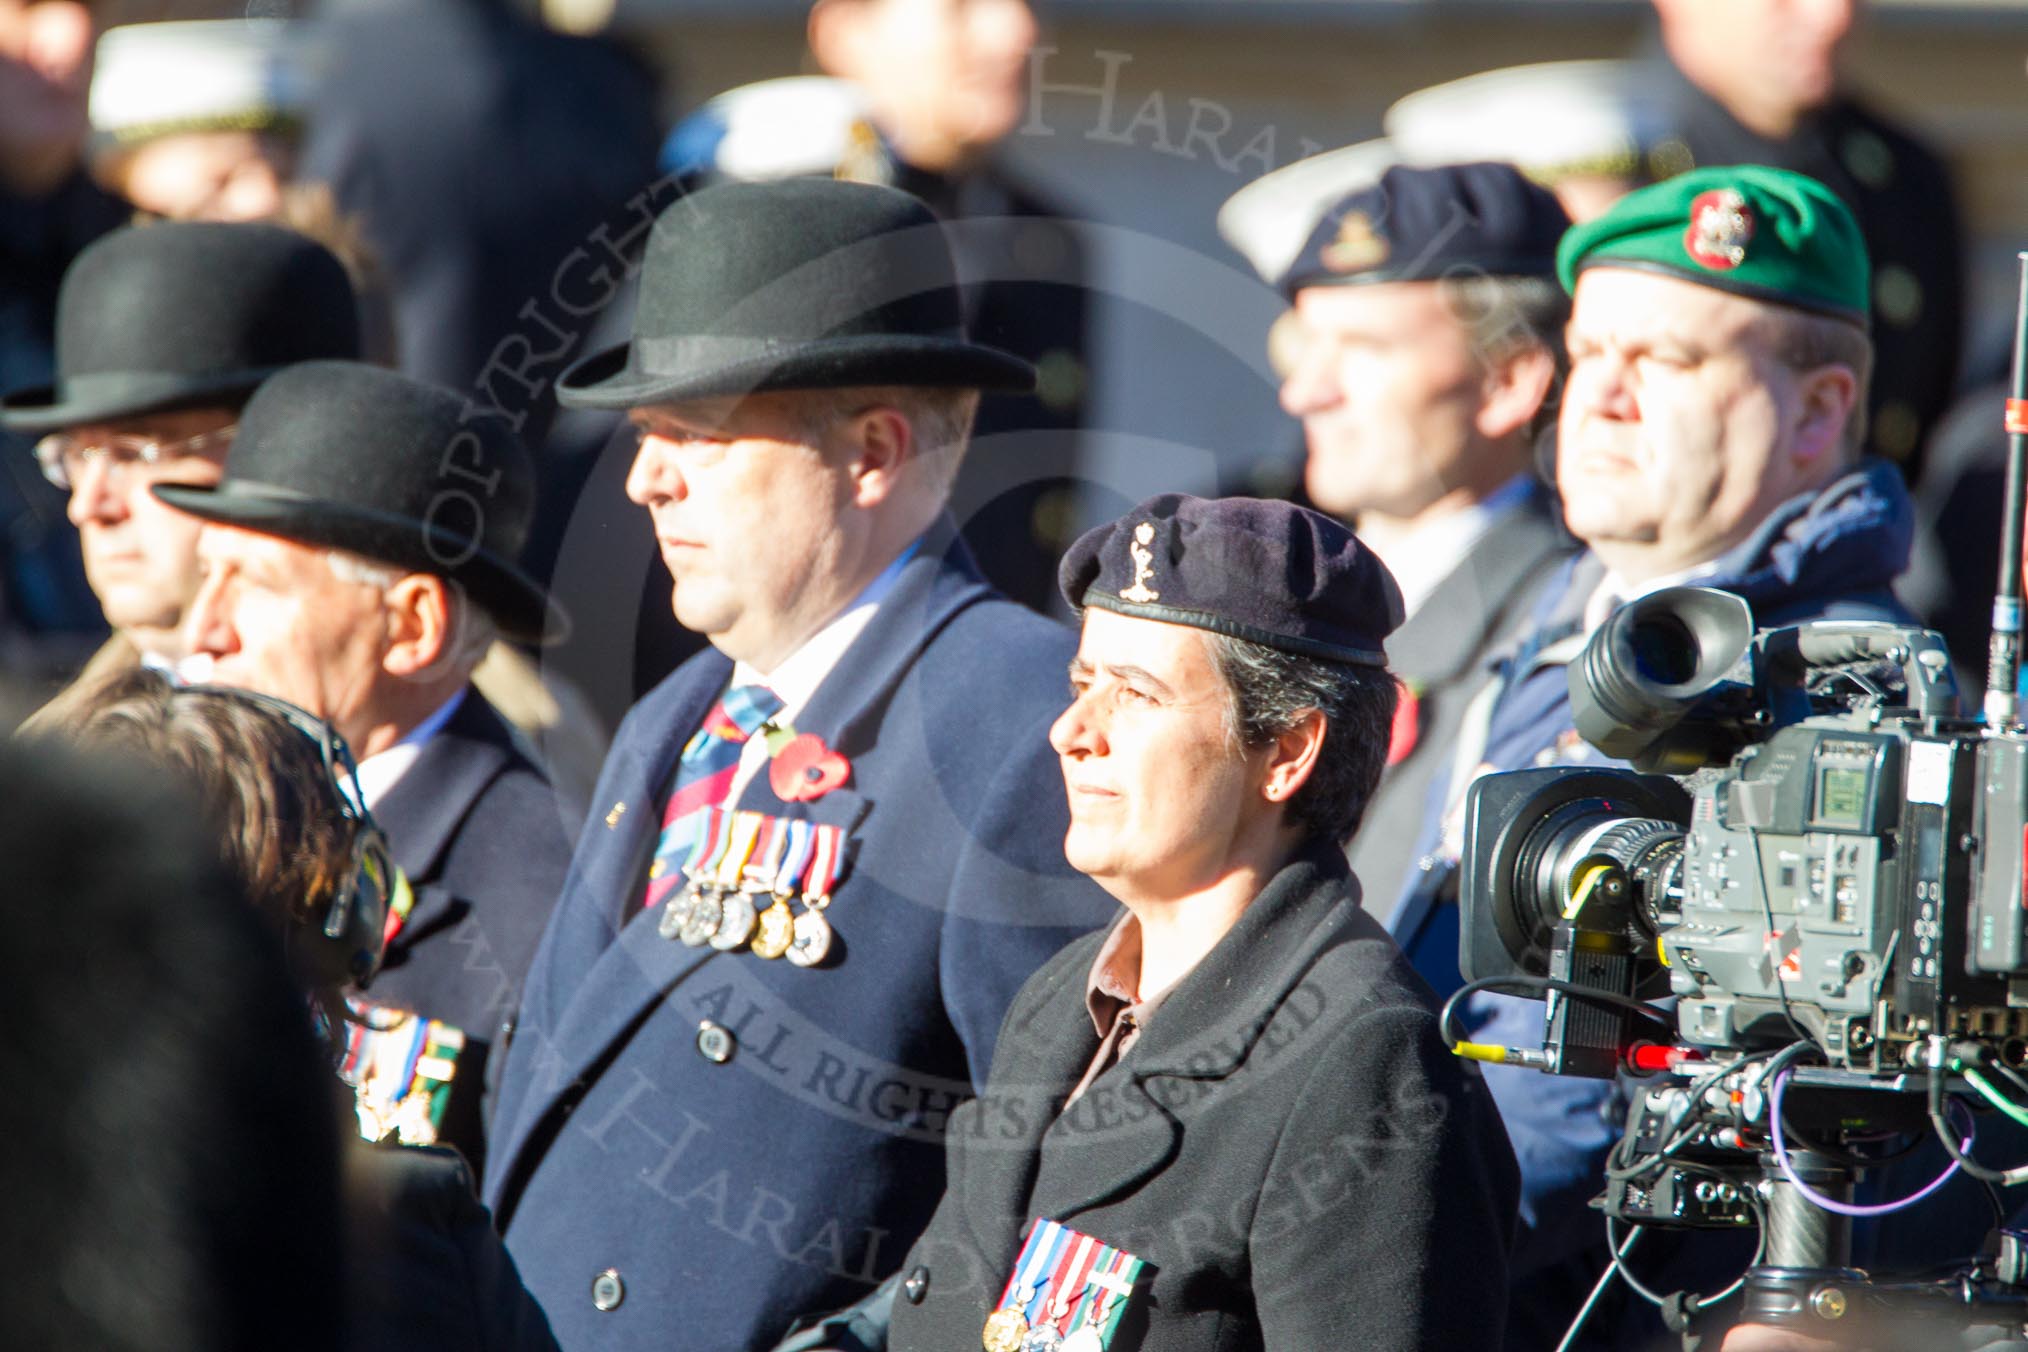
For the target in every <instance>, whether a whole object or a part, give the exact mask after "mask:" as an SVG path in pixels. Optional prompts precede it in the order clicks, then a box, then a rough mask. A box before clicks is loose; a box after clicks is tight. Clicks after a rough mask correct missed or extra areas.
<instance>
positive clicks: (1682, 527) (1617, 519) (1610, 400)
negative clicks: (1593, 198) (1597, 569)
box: [1556, 267, 1807, 567]
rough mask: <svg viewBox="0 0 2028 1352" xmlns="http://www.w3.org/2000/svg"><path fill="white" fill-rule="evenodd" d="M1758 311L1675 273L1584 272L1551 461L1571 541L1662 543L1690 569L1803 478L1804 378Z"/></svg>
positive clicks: (1742, 532)
mask: <svg viewBox="0 0 2028 1352" xmlns="http://www.w3.org/2000/svg"><path fill="white" fill-rule="evenodd" d="M1765 314H1766V307H1765V306H1762V305H1760V304H1759V303H1758V302H1755V301H1751V300H1747V299H1745V298H1744V297H1740V296H1734V295H1729V294H1727V293H1725V292H1723V291H1718V290H1715V289H1713V288H1711V287H1708V286H1698V285H1696V284H1695V283H1692V282H1687V281H1680V280H1678V279H1676V278H1673V277H1664V276H1658V275H1656V274H1653V273H1647V272H1636V271H1633V270H1631V269H1626V268H1614V267H1594V268H1589V269H1587V270H1586V271H1584V272H1583V273H1581V274H1580V275H1579V278H1578V284H1577V292H1576V295H1575V298H1574V303H1573V308H1572V313H1571V321H1570V328H1569V333H1568V340H1569V348H1570V377H1569V381H1568V383H1567V384H1566V386H1565V388H1564V396H1563V411H1562V420H1561V424H1560V428H1559V436H1558V443H1557V464H1556V482H1557V487H1558V489H1559V490H1560V491H1561V493H1562V496H1563V504H1564V515H1565V519H1566V521H1567V522H1568V523H1569V526H1570V529H1571V531H1572V532H1573V533H1574V534H1575V535H1577V536H1578V538H1580V539H1582V540H1584V541H1586V542H1587V543H1594V544H1595V543H1598V542H1600V541H1622V542H1628V543H1636V544H1642V545H1652V546H1656V547H1658V552H1660V553H1662V554H1665V555H1666V556H1667V557H1668V558H1669V559H1671V560H1673V561H1674V562H1675V563H1676V564H1677V565H1679V566H1683V567H1688V566H1691V565H1694V564H1697V563H1702V562H1706V561H1708V560H1710V559H1714V558H1716V557H1718V556H1719V555H1720V554H1722V553H1723V552H1724V551H1725V550H1726V549H1727V548H1729V547H1730V546H1731V545H1733V544H1735V543H1737V542H1739V541H1740V540H1742V539H1744V538H1745V536H1746V534H1747V533H1748V532H1749V531H1750V530H1751V529H1752V527H1753V525H1754V524H1755V523H1757V522H1759V521H1760V520H1762V519H1763V518H1764V517H1765V516H1766V515H1767V513H1768V512H1769V511H1771V510H1772V509H1773V508H1774V507H1776V506H1778V505H1779V504H1780V503H1782V502H1784V501H1786V500H1787V499H1788V498H1790V497H1792V496H1794V495H1795V494H1796V493H1798V492H1800V491H1802V490H1803V489H1804V488H1805V487H1807V482H1806V479H1805V476H1804V474H1803V473H1802V472H1801V471H1800V470H1798V469H1797V468H1796V467H1795V466H1794V465H1793V463H1792V459H1793V457H1792V456H1791V450H1792V448H1793V445H1794V441H1795V435H1796V426H1797V423H1798V419H1799V415H1800V413H1801V402H1802V391H1801V388H1800V382H1799V379H1798V377H1797V376H1796V374H1795V373H1794V372H1793V371H1791V370H1789V369H1788V367H1787V366H1785V365H1784V364H1783V363H1782V362H1781V361H1779V360H1778V359H1777V358H1776V356H1775V355H1774V353H1773V352H1772V350H1771V347H1770V344H1769V341H1768V338H1767V336H1766V333H1765V324H1764V318H1765Z"/></svg>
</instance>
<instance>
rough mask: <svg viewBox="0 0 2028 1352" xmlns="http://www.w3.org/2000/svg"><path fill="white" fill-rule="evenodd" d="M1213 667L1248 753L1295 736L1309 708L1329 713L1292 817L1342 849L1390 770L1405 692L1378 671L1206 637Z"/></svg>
mask: <svg viewBox="0 0 2028 1352" xmlns="http://www.w3.org/2000/svg"><path fill="white" fill-rule="evenodd" d="M1207 638H1208V639H1209V640H1210V644H1211V661H1212V665H1214V666H1215V667H1217V668H1218V674H1219V676H1220V678H1221V679H1223V680H1224V682H1225V687H1226V690H1227V691H1228V692H1229V694H1230V696H1231V698H1230V700H1229V701H1228V703H1227V706H1226V726H1227V729H1228V731H1229V733H1230V734H1231V737H1232V739H1233V741H1234V743H1235V744H1236V745H1238V746H1240V747H1244V748H1246V749H1249V750H1255V749H1258V748H1260V747H1263V746H1266V745H1267V744H1268V743H1270V742H1272V741H1274V740H1275V739H1276V738H1277V737H1280V736H1282V735H1283V734H1284V733H1287V732H1289V731H1290V730H1291V729H1293V728H1295V727H1296V726H1297V725H1298V724H1299V723H1301V722H1302V721H1303V719H1304V718H1305V717H1307V716H1308V715H1309V713H1310V711H1311V710H1313V709H1314V710H1316V711H1318V712H1320V713H1322V714H1323V715H1324V745H1323V748H1322V750H1321V751H1320V752H1319V753H1318V755H1317V765H1316V768H1315V769H1313V770H1312V771H1311V772H1310V777H1309V779H1308V780H1306V781H1304V784H1303V787H1302V788H1300V789H1298V790H1297V791H1296V794H1295V796H1294V797H1293V798H1291V799H1289V807H1288V812H1289V820H1290V821H1292V822H1294V823H1296V824H1297V825H1299V826H1301V827H1303V828H1304V830H1306V831H1308V832H1309V833H1310V834H1311V835H1313V836H1316V837H1317V838H1319V839H1322V840H1329V841H1333V842H1336V843H1338V844H1343V843H1344V842H1345V841H1347V840H1349V839H1351V837H1352V833H1353V832H1354V831H1356V830H1358V829H1359V821H1360V819H1361V818H1362V817H1364V816H1365V815H1366V804H1367V803H1368V802H1369V801H1370V800H1371V799H1372V797H1373V790H1374V788H1375V787H1376V786H1377V785H1378V784H1379V783H1380V772H1381V771H1382V770H1384V769H1386V768H1387V743H1388V738H1389V736H1390V734H1391V733H1392V731H1393V727H1394V706H1395V703H1396V702H1397V701H1398V700H1399V698H1400V695H1401V691H1400V687H1399V686H1397V685H1396V683H1395V680H1394V677H1393V676H1391V675H1389V674H1388V673H1387V671H1386V670H1384V669H1383V668H1379V667H1359V666H1350V665H1347V664H1345V663H1341V662H1326V661H1323V660H1322V659H1320V658H1315V657H1304V656H1301V655H1299V654H1297V653H1292V652H1285V651H1283V650H1282V649H1280V648H1270V647H1268V646H1266V645H1265V644H1261V643H1251V642H1248V641H1247V640H1245V639H1238V638H1232V637H1230V636H1229V635H1226V634H1208V635H1207Z"/></svg>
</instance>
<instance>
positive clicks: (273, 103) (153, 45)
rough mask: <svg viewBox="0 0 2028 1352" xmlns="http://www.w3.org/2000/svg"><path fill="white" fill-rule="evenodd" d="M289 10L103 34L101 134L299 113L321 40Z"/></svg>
mask: <svg viewBox="0 0 2028 1352" xmlns="http://www.w3.org/2000/svg"><path fill="white" fill-rule="evenodd" d="M309 32H310V26H308V25H304V24H300V23H294V22H291V21H289V20H286V19H196V20H179V21H174V22H164V23H136V24H124V25H121V26H119V27H116V28H109V29H107V30H106V32H105V33H104V34H103V35H102V36H101V37H100V38H99V41H98V47H97V50H96V54H95V56H94V67H93V71H92V87H91V95H90V105H89V107H90V116H91V124H92V131H93V133H94V134H95V135H96V136H97V137H98V138H99V139H100V141H101V142H112V143H118V144H132V143H135V142H139V141H145V140H149V139H151V138H153V137H156V136H162V135H167V134H169V133H172V132H179V131H217V130H262V129H265V128H268V127H274V126H282V125H286V124H288V123H289V122H291V121H293V120H294V119H296V118H297V117H300V116H301V115H302V113H303V111H304V108H305V107H306V106H307V104H308V102H309V95H310V86H311V81H312V79H313V78H314V63H315V49H314V46H313V44H312V40H311V38H310V36H309Z"/></svg>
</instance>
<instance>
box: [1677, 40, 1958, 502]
mask: <svg viewBox="0 0 2028 1352" xmlns="http://www.w3.org/2000/svg"><path fill="white" fill-rule="evenodd" d="M1654 5H1655V12H1656V14H1657V15H1658V16H1659V18H1660V20H1661V41H1662V48H1663V51H1664V52H1665V53H1666V55H1667V58H1668V61H1667V65H1666V67H1665V68H1664V69H1662V70H1661V71H1660V72H1658V79H1659V80H1660V81H1661V86H1660V88H1661V93H1662V97H1663V98H1665V99H1666V101H1667V106H1668V117H1669V121H1670V123H1671V127H1672V131H1673V138H1672V139H1673V144H1669V145H1665V146H1663V147H1661V148H1660V149H1658V151H1657V154H1658V156H1659V159H1660V163H1661V164H1662V166H1663V167H1664V168H1666V169H1667V170H1668V171H1669V172H1679V171H1681V170H1683V169H1688V168H1691V167H1693V166H1700V165H1714V164H1766V165H1772V166H1774V167H1776V168H1781V169H1793V170H1795V171H1797V172H1798V173H1803V174H1808V175H1809V176H1810V177H1811V178H1814V179H1817V180H1818V181H1819V182H1822V183H1824V184H1827V185H1828V186H1829V187H1830V188H1831V190H1832V191H1833V192H1836V193H1837V194H1838V196H1839V197H1840V198H1842V199H1843V200H1844V202H1845V204H1846V205H1847V206H1849V207H1850V208H1851V209H1852V213H1853V215H1854V216H1856V217H1857V218H1858V220H1859V228H1860V231H1861V232H1862V233H1863V234H1864V235H1865V237H1866V247H1867V251H1868V252H1869V254H1871V256H1872V262H1873V316H1874V321H1873V340H1874V345H1875V348H1876V350H1877V352H1878V364H1877V365H1876V367H1875V368H1874V369H1875V372H1876V374H1875V377H1874V380H1873V391H1872V397H1871V401H1870V403H1869V405H1868V412H1867V419H1868V421H1867V428H1868V431H1867V442H1866V449H1867V451H1868V452H1869V453H1871V454H1874V455H1879V456H1883V457H1885V458H1886V459H1888V460H1891V461H1893V462H1895V463H1897V464H1899V465H1900V466H1901V467H1902V471H1903V473H1904V474H1905V475H1906V476H1907V477H1908V479H1909V480H1910V481H1911V482H1916V481H1918V480H1919V478H1920V474H1921V469H1922V451H1923V445H1924V441H1925V439H1926V438H1927V437H1928V435H1929V432H1930V430H1931V429H1932V428H1933V427H1934V426H1935V425H1936V423H1937V421H1938V420H1939V419H1940V418H1942V416H1943V414H1944V410H1945V409H1946V407H1947V406H1948V405H1949V403H1950V399H1951V396H1952V393H1953V391H1954V389H1955V386H1956V382H1957V379H1958V354H1959V351H1960V347H1961V338H1962V333H1961V330H1962V329H1963V327H1964V319H1965V312H1964V287H1965V264H1964V227H1963V224H1962V222H1961V221H1960V220H1959V217H1958V210H1957V201H1956V196H1955V192H1954V189H1953V186H1952V182H1951V175H1950V171H1949V170H1948V169H1947V168H1946V167H1945V166H1944V163H1943V161H1942V160H1940V159H1939V158H1938V157H1937V156H1936V154H1935V153H1934V152H1933V151H1931V150H1930V149H1929V148H1928V147H1927V146H1926V145H1925V144H1924V143H1923V142H1922V141H1920V140H1919V139H1917V138H1916V137H1915V136H1914V135H1913V134H1911V133H1910V132H1909V131H1907V130H1906V129H1904V128H1903V127H1901V126H1900V125H1898V124H1897V123H1895V122H1893V121H1890V120H1889V119H1888V118H1886V117H1885V116H1883V115H1881V114H1880V113H1878V112H1875V111H1874V110H1873V109H1872V108H1871V107H1870V106H1869V105H1868V104H1867V103H1866V102H1864V101H1862V100H1861V99H1860V98H1859V97H1858V96H1857V95H1856V94H1854V93H1852V92H1851V91H1850V90H1849V89H1848V88H1847V86H1846V82H1845V80H1844V78H1843V76H1842V74H1841V69H1840V58H1841V55H1842V53H1843V50H1844V48H1845V45H1846V42H1847V39H1848V38H1849V37H1850V36H1851V34H1852V31H1853V28H1854V26H1855V24H1856V23H1857V21H1858V18H1859V16H1860V12H1861V10H1862V8H1863V6H1862V5H1861V4H1860V3H1859V0H1783V2H1782V3H1774V2H1773V0H1654Z"/></svg>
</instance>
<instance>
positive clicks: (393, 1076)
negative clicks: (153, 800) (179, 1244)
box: [155, 361, 570, 1166]
mask: <svg viewBox="0 0 2028 1352" xmlns="http://www.w3.org/2000/svg"><path fill="white" fill-rule="evenodd" d="M467 407H468V406H467V403H466V401H465V400H463V399H461V398H460V397H459V396H458V395H456V394H454V393H452V392H451V391H449V390H445V389H440V388H438V387H436V386H432V385H425V384H423V383H421V382H419V381H415V380H411V379H409V378H408V377H406V376H402V375H398V374H396V373H395V372H392V371H388V370H385V369H382V368H380V367H375V366H367V365H363V364H360V363H357V362H334V361H320V362H304V363H300V364H298V365H296V366H292V367H290V368H289V369H287V370H285V371H282V372H280V373H279V374H277V375H275V376H272V377H270V378H269V379H268V380H267V381H266V382H265V383H263V384H262V385H261V387H260V389H259V390H257V391H256V392H255V393H254V396H253V398H252V399H251V400H250V401H249V402H248V404H247V406H246V410H245V412H244V413H243V414H242V416H241V419H240V424H239V433H238V436H237V437H236V438H235V439H234V442H233V447H232V450H231V452H230V453H229V454H228V455H227V456H226V460H225V471H224V475H223V477H222V478H220V479H219V481H218V482H217V483H216V484H212V485H208V486H197V485H171V484H161V485H157V486H156V489H155V495H156V496H157V497H158V498H160V499H161V500H162V501H163V502H164V503H166V504H168V505H169V506H171V507H174V508H176V509H179V510H180V511H183V512H187V513H189V514H190V515H191V516H192V517H193V518H197V519H200V520H202V521H203V522H205V523H207V524H206V525H205V526H204V528H203V533H202V534H201V536H200V537H199V539H198V542H197V559H198V569H199V572H200V574H201V582H200V586H199V589H198V593H197V596H196V598H195V599H194V600H193V601H192V603H191V606H190V619H189V629H188V634H187V646H188V647H189V649H190V652H191V656H190V658H188V659H186V663H185V668H186V670H188V671H190V672H191V673H192V674H197V675H202V676H203V677H205V678H206V679H209V680H212V681H215V682H218V683H220V684H225V685H236V686H241V687H244V688H247V689H251V690H257V691H260V692H262V693H264V694H269V695H274V696H277V697H279V698H282V699H286V700H289V701H291V702H292V703H295V704H298V705H301V706H302V707H303V708H305V709H308V710H310V711H311V712H312V713H314V714H316V715H318V716H319V717H321V718H323V719H325V720H326V721H327V722H329V723H330V724H331V725H332V726H333V727H335V728H337V729H338V731H339V732H340V733H342V734H343V735H344V736H345V739H346V740H347V741H348V742H350V743H351V745H352V747H353V749H354V752H355V754H356V755H357V756H358V758H359V787H360V791H361V793H362V794H363V795H364V797H365V799H366V805H367V806H368V807H370V808H371V809H372V810H373V814H374V816H375V817H376V818H377V819H378V820H379V821H380V823H381V825H382V827H383V828H384V829H385V830H386V832H387V836H388V842H389V846H390V850H391V853H392V854H393V856H394V862H395V863H396V864H397V865H399V866H400V867H401V869H402V871H403V872H404V873H405V874H406V875H407V876H408V878H409V881H410V883H411V889H410V893H411V895H410V898H409V899H408V901H407V902H406V903H403V902H401V901H397V904H396V905H395V907H394V908H393V909H394V915H393V917H392V918H391V920H390V922H389V939H388V946H387V957H386V960H385V962H384V964H383V966H382V969H381V972H380V974H379V975H378V976H376V977H375V978H374V980H373V983H372V985H371V987H370V988H369V989H368V990H367V991H366V992H365V993H364V994H365V998H366V999H367V1000H368V1001H370V1002H371V1003H372V1004H373V1005H374V1006H376V1007H377V1012H375V1013H374V1014H373V1016H372V1017H371V1018H369V1019H368V1020H366V1022H365V1023H364V1024H363V1025H362V1026H361V1027H360V1028H358V1029H348V1030H347V1034H348V1037H350V1038H351V1039H352V1041H353V1044H354V1045H353V1047H352V1049H351V1053H350V1055H349V1057H348V1072H349V1075H348V1077H349V1078H351V1079H353V1080H354V1082H355V1084H356V1085H358V1086H359V1088H360V1090H361V1092H360V1095H359V1112H360V1117H361V1126H362V1130H363V1131H364V1133H365V1134H367V1135H369V1136H372V1137H374V1138H376V1139H377V1138H379V1137H380V1136H382V1135H383V1134H386V1133H389V1132H392V1133H394V1134H396V1135H398V1136H400V1137H401V1139H403V1140H406V1141H410V1142H417V1143H429V1142H431V1141H443V1142H446V1143H449V1144H452V1145H455V1146H457V1147H458V1148H459V1149H461V1150H463V1151H464V1152H465V1153H466V1155H467V1156H469V1157H470V1158H471V1159H472V1162H473V1164H474V1165H475V1166H477V1165H478V1164H480V1163H481V1162H482V1160H483V1156H484V1133H483V1129H482V1126H481V1122H480V1096H481V1092H482V1090H483V1089H484V1086H485V1080H484V1072H485V1067H486V1060H487V1056H488V1054H489V1048H490V1045H491V1043H492V1042H493V1040H494V1036H495V1032H496V1030H497V1029H498V1028H499V1027H500V1026H501V1025H502V1024H503V1023H504V1022H505V1021H506V1019H507V1018H508V1016H509V1015H510V1014H511V1013H512V1011H513V1009H514V1005H515V1003H516V1001H517V1000H518V998H519V994H520V983H521V978H522V975H523V973H525V972H526V970H527V967H528V962H529V959H530V957H531V956H532V955H533V953H534V951H535V945H536V941H537V940H538V939H539V938H540V936H541V933H542V927H543V924H544V923H545V921H546V920H547V919H548V915H549V908H550V905H551V903H552V902H554V900H555V898H556V891H557V888H558V887H560V886H561V885H562V881H563V873H564V868H565V866H566V865H567V864H568V862H569V853H570V847H569V843H568V838H567V833H566V823H565V822H564V820H563V818H562V814H561V812H560V811H559V808H558V804H557V800H556V795H555V794H554V793H553V792H552V791H551V789H550V786H549V783H548V781H547V779H546V778H545V777H544V775H543V773H542V771H541V770H540V769H539V768H538V767H537V766H536V764H535V763H534V762H533V761H532V760H531V759H530V758H529V757H528V755H527V754H526V753H525V752H524V751H523V749H522V747H521V745H520V744H519V743H518V742H517V741H516V740H515V738H514V737H513V736H512V734H511V733H510V732H509V730H508V728H507V726H506V725H505V724H504V723H503V722H502V721H501V719H500V716H499V715H498V714H497V713H496V712H495V711H494V709H493V707H492V706H491V705H490V704H489V703H488V702H487V701H486V699H485V697H484V696H483V695H481V694H480V693H479V692H478V691H477V690H475V689H473V688H472V687H471V685H470V680H471V674H472V669H473V667H475V666H476V665H477V664H478V662H479V659H480V658H481V657H482V656H483V655H484V653H485V652H486V650H487V648H488V647H490V646H491V645H492V644H493V642H494V641H495V640H496V639H498V638H506V639H510V640H515V641H519V642H526V643H541V642H544V641H547V640H551V639H554V638H557V637H559V636H561V634H562V633H563V631H564V628H565V625H564V620H563V617H562V615H561V614H560V613H558V612H557V611H556V610H555V609H554V608H553V607H552V606H551V604H550V603H549V601H548V600H547V598H546V597H545V596H544V595H543V593H542V590H541V588H540V587H538V586H537V585H536V584H535V583H534V582H533V581H532V580H531V579H529V578H528V577H527V575H526V574H524V573H523V572H521V570H520V569H519V568H518V567H517V566H516V565H515V563H514V559H515V556H516V555H517V554H518V553H519V552H520V549H521V545H522V542H523V539H524V538H525V536H526V534H527V531H528V521H529V517H530V514H531V512H532V509H533V499H534V482H535V472H534V465H533V463H532V460H531V457H530V456H529V454H528V452H527V450H526V449H525V448H524V447H523V446H522V445H521V443H520V442H519V440H517V439H516V438H515V436H514V435H513V433H512V432H510V431H508V430H507V428H506V427H505V426H504V424H503V423H502V421H501V420H500V419H498V418H497V417H490V416H487V417H478V418H468V417H467V416H466V414H467Z"/></svg>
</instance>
